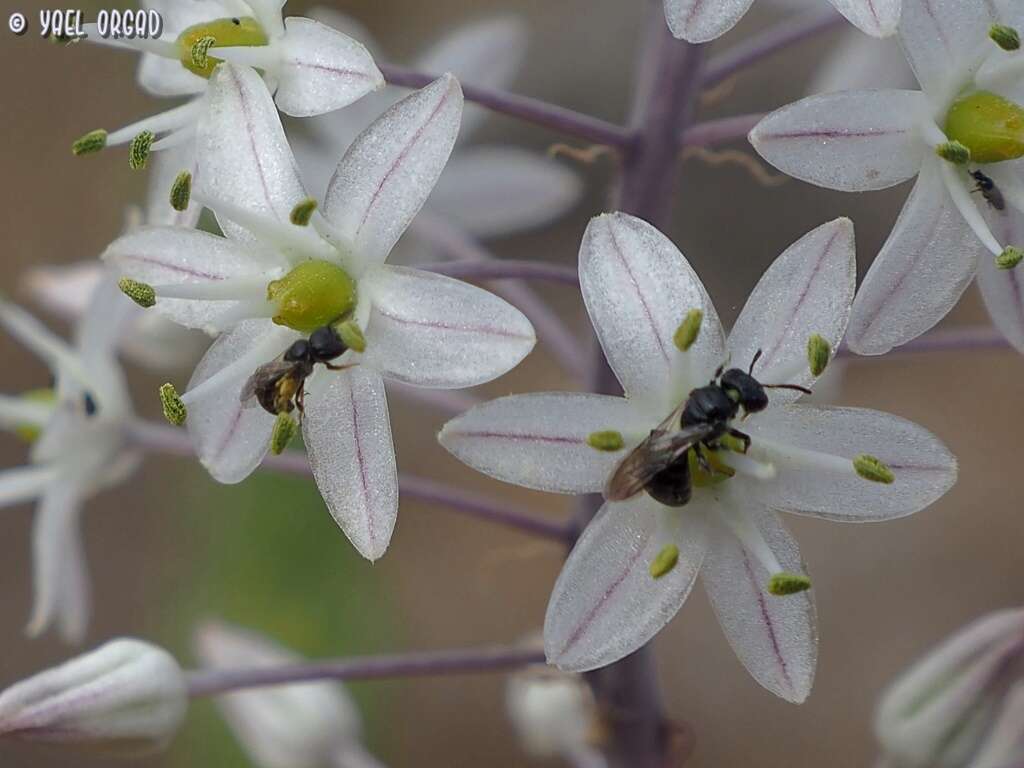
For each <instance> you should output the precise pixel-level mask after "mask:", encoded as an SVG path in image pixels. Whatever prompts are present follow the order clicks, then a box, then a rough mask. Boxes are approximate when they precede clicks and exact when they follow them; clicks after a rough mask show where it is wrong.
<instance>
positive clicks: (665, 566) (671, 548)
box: [649, 544, 679, 579]
mask: <svg viewBox="0 0 1024 768" xmlns="http://www.w3.org/2000/svg"><path fill="white" fill-rule="evenodd" d="M678 562H679V547H677V546H676V545H675V544H666V545H665V546H664V547H663V548H662V550H661V551H660V552H659V553H658V554H657V555H655V557H654V560H652V561H651V567H650V569H649V570H650V573H651V576H652V577H653V578H655V579H660V578H661V577H662V576H665V575H667V574H669V573H671V572H672V569H673V568H675V567H676V563H678Z"/></svg>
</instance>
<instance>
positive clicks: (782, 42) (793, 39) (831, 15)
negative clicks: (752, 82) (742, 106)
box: [701, 9, 846, 88]
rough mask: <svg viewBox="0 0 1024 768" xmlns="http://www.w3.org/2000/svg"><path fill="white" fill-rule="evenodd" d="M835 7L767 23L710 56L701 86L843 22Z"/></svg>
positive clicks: (713, 83) (707, 85) (730, 74)
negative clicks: (762, 27)
mask: <svg viewBox="0 0 1024 768" xmlns="http://www.w3.org/2000/svg"><path fill="white" fill-rule="evenodd" d="M845 21H846V20H845V19H844V18H843V17H842V16H841V15H839V14H838V13H836V12H835V11H833V10H831V9H828V10H824V11H811V12H808V13H805V14H802V15H801V16H800V17H799V18H797V19H787V20H786V21H781V22H779V23H778V24H776V25H774V26H772V27H769V28H768V29H767V30H765V31H764V32H762V33H760V34H759V35H755V36H754V37H751V38H750V39H748V40H746V41H744V42H742V43H740V44H738V45H734V46H733V47H732V48H730V49H729V50H727V51H726V52H725V53H722V54H719V55H718V56H715V57H714V58H712V59H711V60H710V61H709V62H708V65H707V68H706V69H705V70H704V77H703V78H702V79H701V87H703V88H710V87H711V86H714V85H717V84H718V83H720V82H722V81H723V80H725V79H727V78H729V77H731V76H732V75H734V74H736V73H737V72H739V71H740V70H743V69H746V68H747V67H749V66H751V65H752V64H756V63H758V62H759V61H761V60H762V59H764V58H767V57H768V56H771V55H772V54H773V53H777V52H779V51H781V50H784V49H786V48H788V47H789V46H791V45H796V44H797V43H802V42H803V41H805V40H810V39H811V38H814V37H817V36H818V35H821V34H824V33H825V32H828V31H830V30H832V29H835V28H838V27H840V26H842V25H843V24H844V23H845Z"/></svg>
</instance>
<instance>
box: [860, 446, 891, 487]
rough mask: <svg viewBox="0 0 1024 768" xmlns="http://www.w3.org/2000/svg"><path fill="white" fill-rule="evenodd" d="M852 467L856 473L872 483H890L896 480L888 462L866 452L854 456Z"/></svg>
mask: <svg viewBox="0 0 1024 768" xmlns="http://www.w3.org/2000/svg"><path fill="white" fill-rule="evenodd" d="M853 468H854V469H855V470H856V471H857V474H858V475H860V476H861V477H863V478H864V479H865V480H870V481H871V482H873V483H882V484H884V485H891V484H892V483H893V481H895V480H896V475H894V474H893V472H892V470H891V469H889V465H888V464H886V463H885V462H884V461H882V460H881V459H879V458H876V457H875V456H870V455H869V454H866V453H862V454H860V455H859V456H857V457H856V458H854V460H853Z"/></svg>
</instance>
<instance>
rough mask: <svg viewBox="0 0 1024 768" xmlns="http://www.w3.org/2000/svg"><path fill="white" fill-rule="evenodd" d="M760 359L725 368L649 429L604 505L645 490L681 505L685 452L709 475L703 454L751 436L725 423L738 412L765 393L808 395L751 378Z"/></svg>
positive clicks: (685, 492)
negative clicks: (746, 367) (729, 440)
mask: <svg viewBox="0 0 1024 768" xmlns="http://www.w3.org/2000/svg"><path fill="white" fill-rule="evenodd" d="M760 357H761V351H760V350H758V352H757V354H756V355H754V359H753V361H752V362H751V363H750V369H749V370H746V371H743V370H741V369H739V368H730V369H729V370H727V371H725V372H723V368H724V367H725V366H721V367H719V369H718V370H717V371H715V377H714V378H713V379H712V380H711V382H710V383H709V384H708V385H707V386H704V387H698V388H697V389H695V390H693V391H692V392H690V394H689V396H688V397H687V398H686V400H685V401H683V403H682V404H681V405H680V406H679V407H678V408H676V409H675V410H674V411H673V412H672V413H671V415H669V417H668V418H667V419H665V421H663V422H662V423H661V424H659V425H658V426H657V427H655V428H654V429H653V430H651V434H650V435H649V436H648V437H647V438H646V439H645V440H644V441H643V442H642V443H640V445H638V446H637V447H636V448H634V449H633V451H632V452H630V454H629V455H628V456H626V458H625V459H623V460H622V463H620V464H619V466H618V467H617V468H616V470H615V471H614V472H613V473H612V476H611V479H610V480H609V481H608V485H607V487H606V488H605V496H606V498H607V499H608V500H609V501H625V500H626V499H631V498H633V497H634V496H636V495H637V494H638V493H640V492H641V491H646V492H647V493H648V494H649V495H650V496H651V497H652V498H653V499H655V500H656V501H659V502H661V503H662V504H664V505H666V506H669V507H681V506H683V505H685V504H686V503H687V502H688V501H689V500H690V496H691V495H692V493H693V482H692V478H691V476H690V452H691V451H693V453H694V458H696V460H697V463H698V464H699V465H700V467H701V469H703V470H704V471H705V472H707V473H708V474H712V473H713V472H715V471H716V470H715V469H714V468H713V467H712V466H711V464H710V463H709V461H708V457H707V455H706V453H705V450H707V451H713V450H715V449H717V448H719V447H720V441H721V439H722V438H723V437H725V436H726V435H729V436H731V437H733V438H735V439H737V440H739V441H740V442H741V443H742V444H743V452H744V453H746V451H747V448H749V447H750V436H749V435H747V434H745V433H743V432H740V431H739V430H738V429H736V428H734V427H732V426H731V424H730V422H732V420H733V419H735V418H736V417H737V416H738V415H739V412H740V409H742V410H743V412H744V414H748V413H757V412H758V411H763V410H764V409H765V408H767V407H768V394H767V393H766V392H765V390H766V389H795V390H797V391H799V392H803V393H804V394H810V390H809V389H807V388H806V387H801V386H798V385H796V384H762V383H761V382H759V381H758V380H757V379H755V378H754V376H753V372H754V365H756V363H757V361H758V359H759V358H760Z"/></svg>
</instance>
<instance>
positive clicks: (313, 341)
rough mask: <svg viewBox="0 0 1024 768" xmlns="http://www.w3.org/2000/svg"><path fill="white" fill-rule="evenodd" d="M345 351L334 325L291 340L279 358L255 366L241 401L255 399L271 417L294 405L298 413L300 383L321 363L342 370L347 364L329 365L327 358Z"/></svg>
mask: <svg viewBox="0 0 1024 768" xmlns="http://www.w3.org/2000/svg"><path fill="white" fill-rule="evenodd" d="M347 350H348V347H347V346H345V343H344V342H343V341H342V340H341V337H340V336H338V333H337V331H335V330H334V328H332V327H331V326H329V325H325V326H323V327H321V328H317V329H316V330H315V331H313V333H311V334H310V335H309V339H308V340H307V339H299V340H298V341H295V342H293V343H292V345H291V346H290V347H288V349H286V350H285V352H284V354H283V355H281V356H280V357H279V358H277V359H276V360H274V361H272V362H269V363H267V364H265V365H261V366H260V367H259V368H257V369H256V372H255V373H253V375H252V376H250V377H249V379H248V381H246V382H245V385H244V386H243V387H242V393H241V401H242V402H243V403H246V402H248V401H249V400H251V399H253V398H255V399H256V400H257V401H259V404H260V405H262V406H263V409H264V410H265V411H267V413H270V414H271V415H273V416H276V415H277V414H279V413H291V412H292V410H293V409H294V408H295V407H296V406H298V408H299V413H300V414H301V413H303V412H304V410H305V406H304V398H305V389H304V387H303V385H304V384H305V382H306V379H307V378H308V377H309V375H310V374H311V373H313V369H314V368H315V367H316V364H317V363H322V364H323V365H324V366H326V367H327V368H329V369H330V370H332V371H340V370H343V369H344V368H347V367H348V366H344V365H331V363H330V361H331V360H334V359H335V358H336V357H339V356H341V355H343V354H344V353H345V352H346V351H347Z"/></svg>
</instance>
